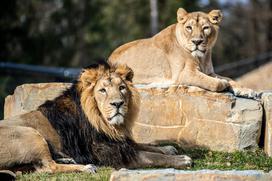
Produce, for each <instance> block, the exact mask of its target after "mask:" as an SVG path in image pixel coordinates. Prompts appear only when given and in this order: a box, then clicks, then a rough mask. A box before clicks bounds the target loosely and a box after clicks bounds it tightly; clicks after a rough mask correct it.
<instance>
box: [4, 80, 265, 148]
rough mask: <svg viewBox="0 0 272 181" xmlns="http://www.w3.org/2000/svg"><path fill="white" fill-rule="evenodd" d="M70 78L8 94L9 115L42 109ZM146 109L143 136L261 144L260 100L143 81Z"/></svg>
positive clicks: (138, 127)
mask: <svg viewBox="0 0 272 181" xmlns="http://www.w3.org/2000/svg"><path fill="white" fill-rule="evenodd" d="M69 85H70V84H62V83H60V84H57V83H48V84H25V85H22V86H19V87H17V88H16V90H15V92H14V94H13V95H12V96H8V97H7V98H6V103H5V118H7V117H10V116H15V115H18V114H21V113H25V112H27V111H30V110H33V109H36V108H37V106H38V105H40V104H41V103H42V102H43V101H44V100H46V99H52V98H54V97H55V96H56V95H58V94H59V93H60V92H61V91H62V90H63V89H65V88H67V87H68V86H69ZM137 88H138V90H139V92H140V95H141V105H140V112H139V115H138V118H137V121H136V123H135V126H134V128H133V136H134V139H135V140H136V141H137V142H145V143H149V142H158V141H169V140H170V141H178V142H179V143H181V144H182V145H183V146H187V147H193V146H201V147H207V148H209V149H212V150H220V151H228V152H230V151H234V150H244V149H248V148H256V147H257V146H258V141H259V137H260V131H261V124H262V116H263V109H262V105H261V103H260V102H259V101H256V100H252V99H245V98H237V97H234V96H233V95H232V94H230V93H215V92H210V91H206V90H203V89H200V88H197V87H186V86H180V87H170V88H165V87H161V86H155V87H147V86H140V85H138V86H137Z"/></svg>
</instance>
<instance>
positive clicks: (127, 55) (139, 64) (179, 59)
mask: <svg viewBox="0 0 272 181" xmlns="http://www.w3.org/2000/svg"><path fill="white" fill-rule="evenodd" d="M221 20H222V13H221V11H220V10H212V11H211V12H209V13H208V14H206V13H204V12H192V13H188V12H186V11H185V10H184V9H182V8H179V9H178V11H177V21H178V22H177V23H176V24H173V25H170V26H169V27H167V28H166V29H164V30H162V31H161V32H159V33H158V34H156V35H155V36H153V37H152V38H148V39H142V40H136V41H133V42H130V43H127V44H125V45H122V46H120V47H119V48H117V49H116V50H115V51H113V53H112V54H111V55H110V57H109V62H110V63H111V64H127V65H128V66H129V67H131V68H132V69H133V71H134V73H135V78H134V83H136V84H150V83H153V84H169V85H173V84H176V85H179V84H184V85H193V86H198V87H201V88H203V89H207V90H210V91H223V90H225V89H226V88H228V87H230V90H231V91H233V92H234V93H235V94H236V95H241V96H249V97H254V96H256V94H255V93H254V92H253V91H252V90H250V89H245V88H241V87H240V86H239V85H238V84H237V83H235V82H234V81H232V80H231V79H229V78H225V77H221V76H219V75H217V74H215V72H214V69H213V64H212V60H211V54H212V48H213V46H214V44H215V42H216V40H217V35H218V31H219V24H220V22H221Z"/></svg>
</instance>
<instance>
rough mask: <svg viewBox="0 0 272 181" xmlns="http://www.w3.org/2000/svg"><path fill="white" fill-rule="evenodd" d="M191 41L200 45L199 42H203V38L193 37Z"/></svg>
mask: <svg viewBox="0 0 272 181" xmlns="http://www.w3.org/2000/svg"><path fill="white" fill-rule="evenodd" d="M192 42H193V43H194V44H195V45H200V44H201V43H202V42H203V40H202V39H194V40H192Z"/></svg>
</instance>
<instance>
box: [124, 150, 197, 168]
mask: <svg viewBox="0 0 272 181" xmlns="http://www.w3.org/2000/svg"><path fill="white" fill-rule="evenodd" d="M191 165H192V159H191V158H190V157H188V156H186V155H165V154H160V153H154V152H147V151H139V152H138V154H137V158H136V160H135V161H133V162H132V163H130V165H128V168H146V167H163V168H176V169H184V168H189V167H191Z"/></svg>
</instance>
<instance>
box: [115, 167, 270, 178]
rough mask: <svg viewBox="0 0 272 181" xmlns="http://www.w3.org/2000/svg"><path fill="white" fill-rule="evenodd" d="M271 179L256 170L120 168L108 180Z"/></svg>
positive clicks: (268, 175) (268, 174)
mask: <svg viewBox="0 0 272 181" xmlns="http://www.w3.org/2000/svg"><path fill="white" fill-rule="evenodd" d="M130 180H137V181H155V180H156V181H174V180H175V181H227V180H228V181H271V180H272V174H271V173H264V172H263V171H257V170H245V171H236V170H231V171H220V170H198V171H183V170H175V169H153V170H127V169H121V170H119V171H114V172H113V173H112V174H111V177H110V181H130Z"/></svg>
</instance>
